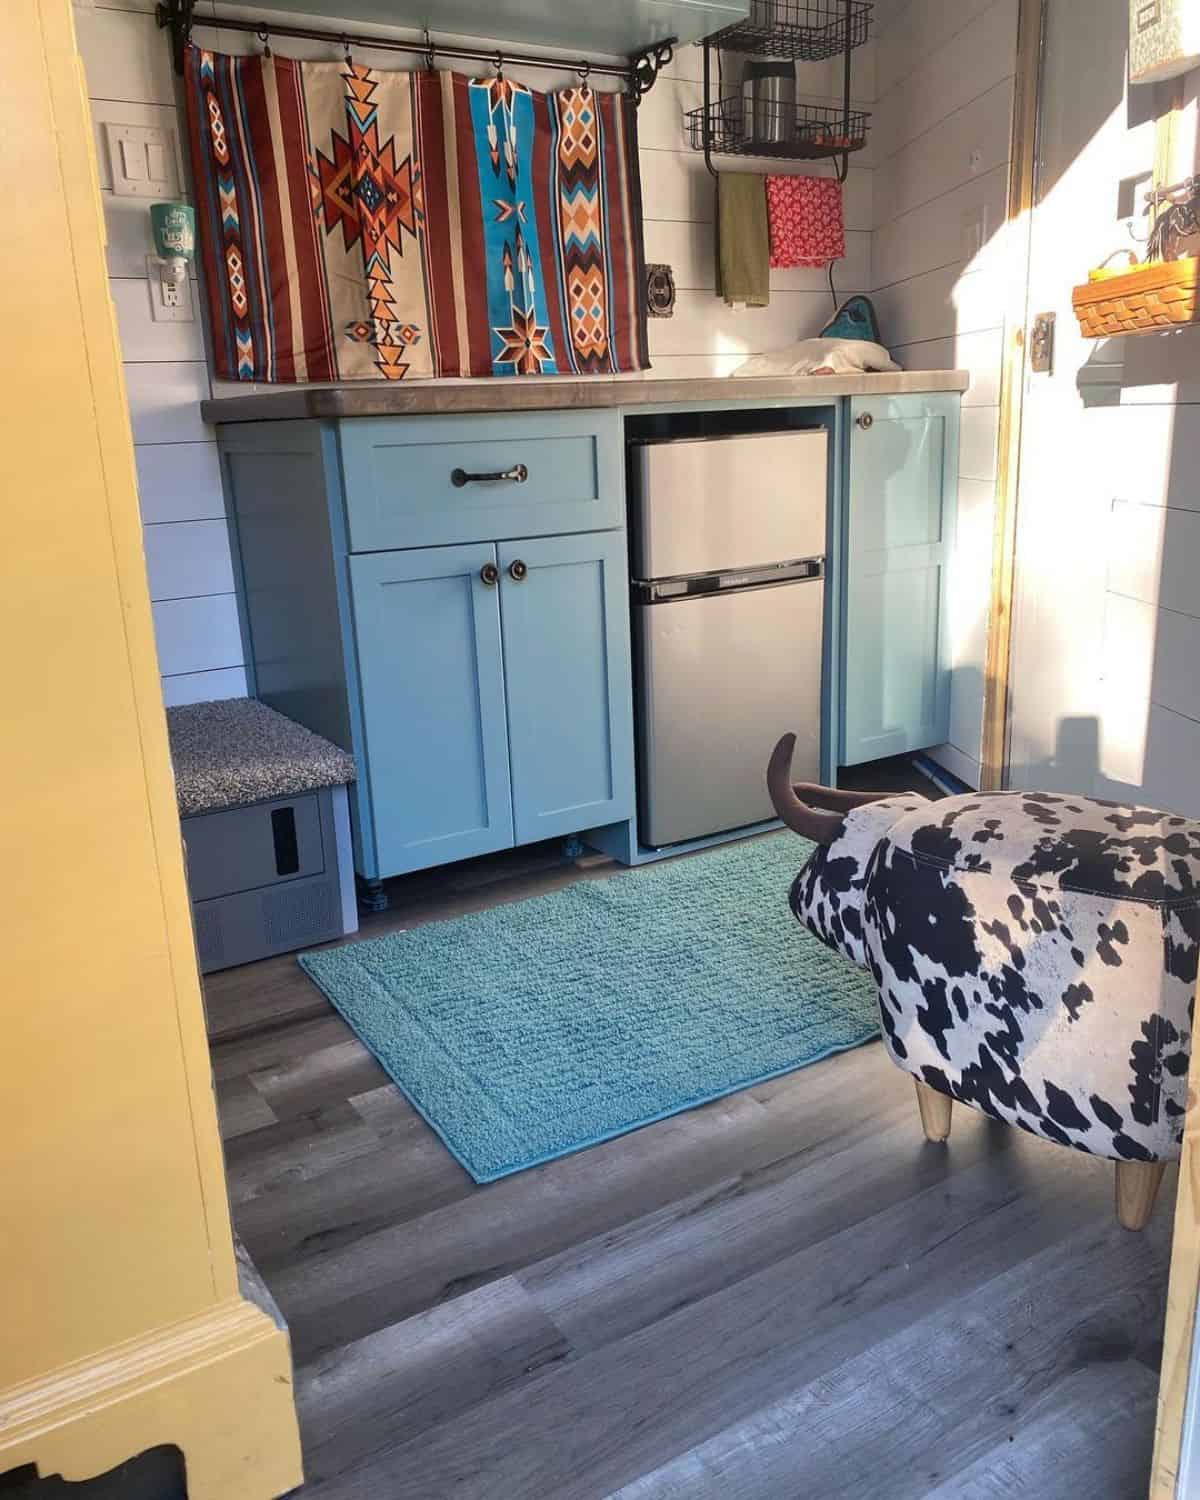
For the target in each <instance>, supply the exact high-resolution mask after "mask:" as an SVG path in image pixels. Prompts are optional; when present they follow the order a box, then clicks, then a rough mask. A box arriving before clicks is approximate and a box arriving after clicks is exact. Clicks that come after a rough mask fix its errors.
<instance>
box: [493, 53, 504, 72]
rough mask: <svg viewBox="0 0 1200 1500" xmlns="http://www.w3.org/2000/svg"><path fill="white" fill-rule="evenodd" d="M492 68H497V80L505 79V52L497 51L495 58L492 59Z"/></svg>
mask: <svg viewBox="0 0 1200 1500" xmlns="http://www.w3.org/2000/svg"><path fill="white" fill-rule="evenodd" d="M492 67H493V68H495V70H496V77H497V78H503V77H504V53H503V52H500V51H497V53H496V55H495V57H494V58H492Z"/></svg>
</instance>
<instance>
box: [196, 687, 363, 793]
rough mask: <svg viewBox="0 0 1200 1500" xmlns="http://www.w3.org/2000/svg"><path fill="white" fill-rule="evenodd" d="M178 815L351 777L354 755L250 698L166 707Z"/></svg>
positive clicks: (336, 783) (339, 783) (334, 783)
mask: <svg viewBox="0 0 1200 1500" xmlns="http://www.w3.org/2000/svg"><path fill="white" fill-rule="evenodd" d="M167 732H168V734H169V735H170V739H171V759H172V760H173V761H174V763H175V790H176V793H177V795H178V798H179V816H180V817H181V818H191V817H195V816H196V815H197V814H198V813H209V812H218V811H220V810H221V809H222V808H226V807H242V806H244V805H245V804H246V803H248V802H265V801H267V800H268V799H269V798H271V797H293V796H298V795H299V794H300V793H301V792H312V791H316V790H318V789H319V788H320V787H326V786H342V785H344V784H345V783H346V782H349V781H353V780H354V776H355V770H354V757H353V756H352V755H349V754H347V753H346V751H345V750H339V749H338V747H337V746H336V745H333V744H331V743H330V742H329V741H328V740H326V739H322V738H321V736H320V735H319V734H313V732H312V731H311V730H310V729H305V728H303V727H302V726H301V725H299V724H297V723H295V722H294V721H293V720H291V719H287V718H285V717H284V716H283V714H281V713H276V711H275V710H274V709H273V708H268V707H267V705H266V704H265V703H259V702H258V700H257V699H256V698H224V699H221V700H219V701H217V702H214V703H186V704H183V705H181V706H180V707H178V708H168V709H167Z"/></svg>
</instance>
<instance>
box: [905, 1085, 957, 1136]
mask: <svg viewBox="0 0 1200 1500" xmlns="http://www.w3.org/2000/svg"><path fill="white" fill-rule="evenodd" d="M913 1082H914V1083H915V1084H916V1086H917V1108H918V1109H919V1110H920V1111H921V1127H922V1129H923V1130H924V1131H925V1139H926V1140H927V1141H944V1140H946V1139H947V1137H948V1136H949V1134H950V1111H951V1110H952V1109H953V1108H954V1100H953V1099H951V1098H950V1096H949V1095H948V1094H939V1093H938V1091H937V1089H931V1088H930V1087H929V1085H928V1084H927V1083H922V1082H921V1080H920V1079H919V1078H914V1079H913Z"/></svg>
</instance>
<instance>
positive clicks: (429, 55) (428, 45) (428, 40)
mask: <svg viewBox="0 0 1200 1500" xmlns="http://www.w3.org/2000/svg"><path fill="white" fill-rule="evenodd" d="M433 56H434V54H433V38H432V37H431V36H430V35H429V27H428V26H426V28H425V66H426V67H427V68H428V69H429V71H430V72H431V73H432V72H433V70H434V69H433Z"/></svg>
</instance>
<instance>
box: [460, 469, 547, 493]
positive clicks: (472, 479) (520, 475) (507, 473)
mask: <svg viewBox="0 0 1200 1500" xmlns="http://www.w3.org/2000/svg"><path fill="white" fill-rule="evenodd" d="M528 478H529V470H528V469H527V468H526V467H525V465H524V464H513V466H512V468H511V469H497V471H496V472H495V473H494V474H468V473H467V471H466V469H452V470H451V472H450V483H451V484H452V485H453V486H454V488H455V489H457V490H461V489H462V487H463V485H464V484H495V483H496V482H497V481H498V480H501V479H504V480H507V481H508V482H509V483H510V484H524V483H525V481H526V480H527V479H528Z"/></svg>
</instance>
